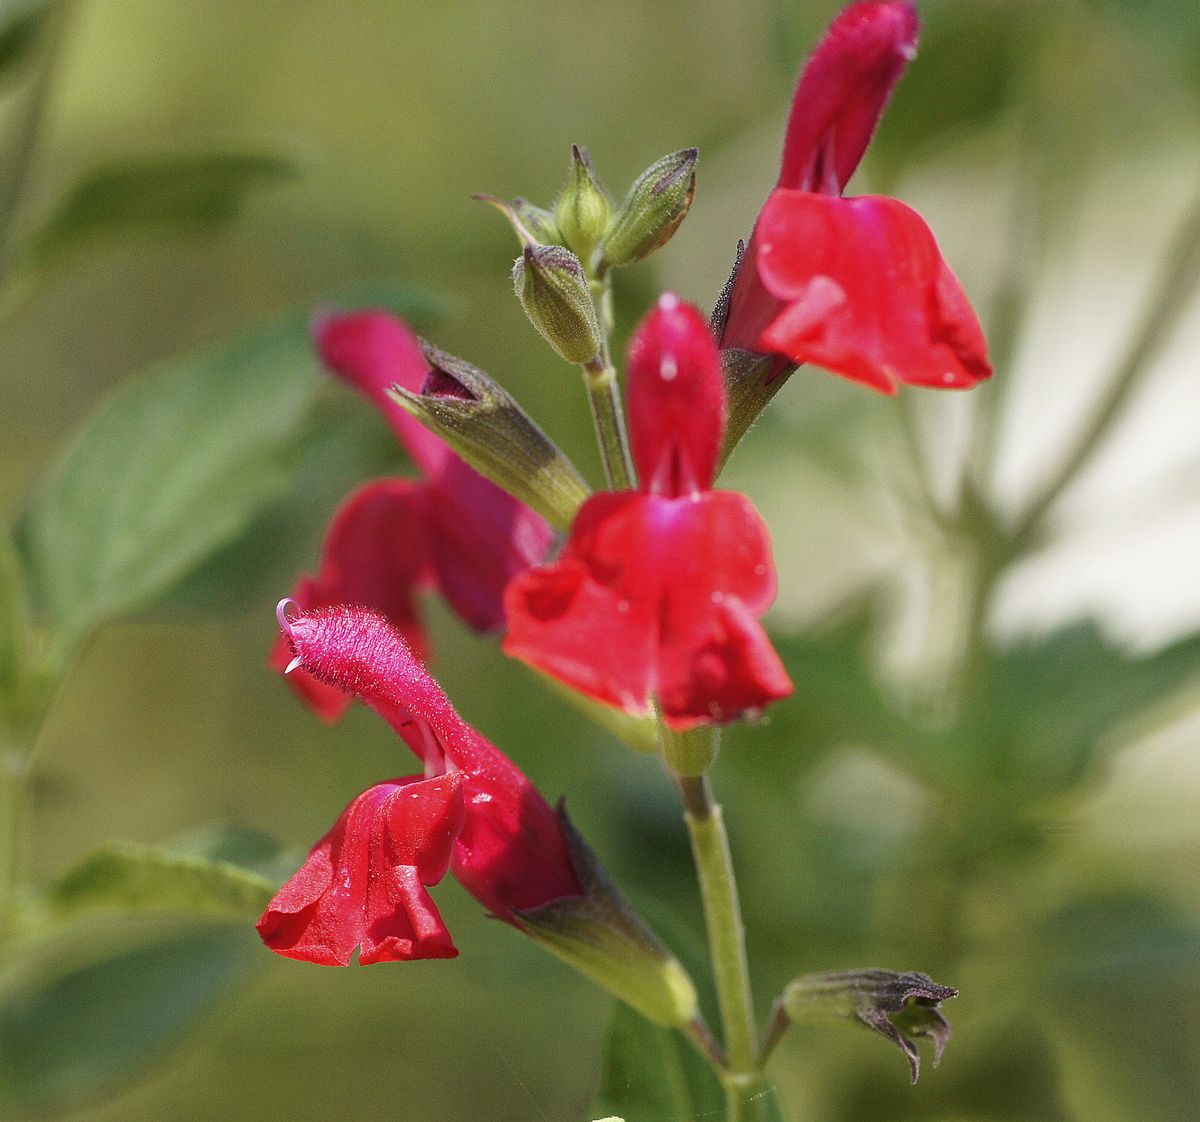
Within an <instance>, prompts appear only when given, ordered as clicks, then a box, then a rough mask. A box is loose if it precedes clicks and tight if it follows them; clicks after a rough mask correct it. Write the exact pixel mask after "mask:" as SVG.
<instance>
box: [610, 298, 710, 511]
mask: <svg viewBox="0 0 1200 1122" xmlns="http://www.w3.org/2000/svg"><path fill="white" fill-rule="evenodd" d="M628 381H629V432H630V438H631V443H632V446H633V459H634V463H635V464H636V465H637V470H638V478H639V480H640V481H641V487H642V490H643V491H652V492H654V493H655V494H658V495H666V496H668V497H670V498H674V497H678V496H680V495H686V494H690V493H692V492H694V491H704V490H707V489H708V488H709V487H711V486H712V482H713V477H714V476H715V474H716V470H717V454H718V452H719V451H720V448H721V435H722V431H723V429H724V424H725V388H724V385H723V383H722V381H721V359H720V356H719V355H718V353H717V347H716V343H715V342H714V341H713V337H712V333H711V332H710V331H709V329H708V324H707V323H706V322H705V320H704V317H703V316H702V315H701V314H700V312H699V310H698V309H696V308H694V307H692V305H690V304H685V303H683V302H682V301H681V300H680V299H679V297H677V296H675V295H674V294H673V293H669V292H668V293H666V294H664V295H663V296H662V297H661V299H660V300H659V302H658V306H657V307H656V308H655V309H654V310H653V311H652V312H651V313H650V314H649V315H648V316H646V318H645V319H644V320H642V322H641V324H640V325H639V326H638V328H637V330H636V331H635V332H634V334H633V338H632V340H631V341H630V344H629V379H628Z"/></svg>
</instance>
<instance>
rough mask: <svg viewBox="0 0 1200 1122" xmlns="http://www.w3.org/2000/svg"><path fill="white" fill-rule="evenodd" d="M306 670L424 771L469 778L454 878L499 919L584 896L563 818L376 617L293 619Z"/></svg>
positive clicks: (346, 612)
mask: <svg viewBox="0 0 1200 1122" xmlns="http://www.w3.org/2000/svg"><path fill="white" fill-rule="evenodd" d="M286 622H287V630H288V633H289V639H290V642H291V645H292V648H293V649H294V650H295V652H296V655H297V657H298V658H300V659H301V661H302V664H303V666H304V669H306V670H308V671H309V672H310V673H312V674H313V675H314V676H316V677H317V678H319V679H320V680H321V681H323V682H325V683H326V684H328V685H330V686H335V687H337V688H339V689H343V690H345V691H347V692H348V693H352V694H356V695H357V696H359V697H361V698H362V699H363V700H364V701H365V702H367V704H369V705H371V706H372V707H373V708H374V709H376V710H377V711H378V712H379V713H380V715H381V716H383V717H384V719H385V720H387V721H388V722H389V723H390V724H392V726H393V727H394V728H395V729H396V730H397V731H398V732H399V733H400V734H401V735H402V736H403V737H404V739H405V740H406V741H407V742H408V743H409V745H410V746H411V747H412V748H413V750H414V751H415V752H416V753H417V755H418V756H420V757H421V759H422V760H423V761H424V762H425V767H426V771H427V772H433V773H438V772H440V771H444V770H447V769H449V770H456V771H458V772H460V773H461V775H462V790H463V798H464V800H465V820H464V824H463V828H462V831H461V833H460V836H459V838H458V841H457V843H456V844H455V848H454V853H453V858H452V866H451V867H452V869H453V872H454V875H455V877H456V878H457V879H458V880H459V881H460V882H461V883H462V885H463V887H464V888H466V889H467V891H468V892H470V893H471V895H473V896H474V897H475V898H476V899H477V900H479V901H480V903H482V904H483V905H484V906H485V907H487V908H488V909H489V910H490V911H491V912H492V913H493V914H495V915H497V916H499V917H500V918H502V919H506V920H509V921H512V913H513V912H514V911H518V910H524V909H526V908H533V907H538V906H539V905H541V904H545V903H548V902H549V901H551V900H557V899H560V898H562V897H564V896H576V895H579V894H580V892H581V891H582V889H581V888H580V885H579V882H578V879H577V878H576V875H575V872H574V869H573V866H572V864H571V859H570V856H569V853H568V849H567V843H566V839H565V837H564V835H563V831H562V825H561V823H560V822H559V819H558V816H557V815H556V814H555V813H554V811H553V810H552V809H551V807H550V806H549V804H548V803H547V802H546V800H545V799H544V798H542V796H541V795H540V794H539V793H538V790H537V788H536V787H534V785H533V784H532V783H530V781H529V780H528V779H527V778H526V776H525V775H524V774H523V773H522V772H521V771H520V769H519V768H518V767H517V766H516V765H515V764H514V763H513V762H512V761H511V760H510V759H508V757H507V756H505V755H504V753H502V752H501V751H500V750H499V749H498V748H496V747H494V746H493V745H492V744H490V743H489V742H488V741H487V740H485V739H484V738H483V737H482V736H481V735H480V734H479V733H478V732H476V731H475V729H473V728H472V727H471V726H470V725H468V724H467V723H466V721H464V720H463V719H462V718H461V717H460V716H459V715H458V713H457V712H456V711H455V709H454V707H453V706H452V705H451V704H450V701H449V699H448V698H447V697H446V695H445V693H443V692H442V688H441V687H440V686H439V685H438V684H437V682H435V681H434V680H433V678H432V677H431V676H430V674H429V672H428V671H427V670H426V669H425V667H424V666H423V665H422V664H421V662H420V661H419V660H418V659H417V658H416V657H415V656H414V654H413V653H412V651H411V649H410V648H409V647H408V645H407V644H406V643H405V642H404V640H403V639H402V638H401V636H400V634H399V633H398V632H397V631H396V630H395V628H393V627H392V626H391V625H390V624H389V623H388V621H387V620H385V619H383V618H382V617H381V616H379V615H377V614H375V613H374V612H368V611H364V610H362V609H357V608H350V607H342V608H325V609H322V610H320V611H316V612H302V613H299V614H298V615H296V616H294V617H290V618H288V619H287V621H286Z"/></svg>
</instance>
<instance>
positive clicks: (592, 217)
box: [554, 144, 612, 265]
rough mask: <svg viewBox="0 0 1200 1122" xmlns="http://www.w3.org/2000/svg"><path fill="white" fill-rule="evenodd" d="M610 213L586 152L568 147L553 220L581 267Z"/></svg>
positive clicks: (589, 254)
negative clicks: (566, 166)
mask: <svg viewBox="0 0 1200 1122" xmlns="http://www.w3.org/2000/svg"><path fill="white" fill-rule="evenodd" d="M611 214H612V205H611V204H610V203H609V201H608V194H607V192H606V191H605V190H604V188H603V187H601V186H600V182H599V180H598V179H597V178H596V173H595V170H594V169H593V168H592V161H591V159H590V158H589V156H588V153H587V149H586V148H580V147H579V145H578V144H572V145H571V173H570V178H569V179H568V180H567V185H566V187H564V188H563V191H562V194H561V195H559V196H558V201H557V202H556V203H555V204H554V219H555V222H556V223H557V225H558V229H559V232H560V233H561V234H562V241H563V242H565V243H566V245H567V246H568V247H569V248H570V249H572V250H574V251H575V253H576V254H578V256H579V259H580V260H581V261H582V262H583V263H584V264H585V265H586V264H587V263H588V262H589V261H590V260H591V257H592V252H593V250H595V248H596V246H597V244H598V243H599V241H600V239H601V238H602V237H603V236H604V231H605V230H606V229H608V220H609V218H610V216H611Z"/></svg>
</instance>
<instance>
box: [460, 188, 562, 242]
mask: <svg viewBox="0 0 1200 1122" xmlns="http://www.w3.org/2000/svg"><path fill="white" fill-rule="evenodd" d="M471 198H473V199H475V200H476V202H481V203H487V204H488V206H493V207H495V208H496V209H497V210H498V211H499V212H500V213H501V214H503V215H504V217H505V218H507V219H508V223H509V225H510V226H511V227H512V228H513V233H515V234H516V235H517V238H518V240H519V241H520V243H521V244H522V245H547V244H551V243H553V242H561V241H562V235H561V234H560V233H559V232H558V227H557V226H556V225H555V224H554V215H553V214H551V213H550V211H548V210H546V209H545V208H543V207H540V206H534V205H533V203H531V202H529V200H528V199H520V198H517V199H513V201H512V202H511V203H506V202H505V201H504V200H503V199H498V198H496V196H495V195H472V196H471Z"/></svg>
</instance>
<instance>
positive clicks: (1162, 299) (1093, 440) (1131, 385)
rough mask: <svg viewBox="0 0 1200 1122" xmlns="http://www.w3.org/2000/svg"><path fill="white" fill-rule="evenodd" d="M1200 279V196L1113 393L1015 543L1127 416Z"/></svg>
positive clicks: (1112, 380) (1119, 367)
mask: <svg viewBox="0 0 1200 1122" xmlns="http://www.w3.org/2000/svg"><path fill="white" fill-rule="evenodd" d="M1198 279H1200V193H1198V194H1197V195H1196V197H1195V199H1193V201H1192V204H1191V206H1190V207H1189V208H1188V211H1187V213H1186V214H1185V215H1184V216H1183V218H1182V220H1181V221H1180V223H1179V226H1178V227H1177V228H1176V231H1175V236H1174V238H1173V239H1172V241H1171V245H1170V247H1169V248H1168V250H1167V256H1166V260H1165V262H1164V266H1163V269H1162V271H1161V272H1160V273H1159V277H1158V283H1157V284H1156V285H1155V288H1154V291H1153V293H1152V294H1151V299H1150V302H1149V304H1148V305H1147V309H1146V313H1145V315H1144V316H1143V318H1142V322H1141V324H1140V325H1139V326H1138V328H1137V330H1136V331H1134V333H1133V335H1132V336H1131V337H1130V339H1129V342H1128V344H1127V345H1126V348H1125V350H1124V352H1123V353H1122V355H1121V357H1120V358H1119V359H1118V361H1117V364H1116V369H1115V370H1114V371H1113V373H1112V375H1111V376H1110V377H1109V379H1108V389H1107V390H1106V392H1105V394H1104V396H1103V397H1102V398H1101V400H1100V403H1099V405H1098V406H1097V407H1096V409H1095V411H1094V412H1093V414H1092V417H1091V419H1090V420H1089V421H1088V423H1087V425H1086V426H1085V427H1084V429H1083V431H1082V432H1080V434H1079V435H1078V437H1077V438H1076V440H1075V444H1074V445H1073V447H1072V448H1071V451H1070V452H1069V453H1068V454H1067V456H1066V458H1065V459H1064V460H1063V461H1062V463H1061V464H1060V465H1059V468H1058V470H1057V471H1056V472H1055V473H1054V474H1053V475H1052V476H1051V478H1050V481H1049V482H1048V483H1047V484H1046V485H1045V486H1044V487H1043V488H1042V491H1041V493H1040V494H1039V495H1038V497H1037V498H1036V499H1035V500H1034V502H1033V503H1032V505H1031V506H1030V507H1029V509H1028V510H1027V511H1026V512H1025V515H1024V517H1023V518H1022V519H1021V521H1020V524H1019V525H1018V526H1017V527H1016V528H1015V529H1014V531H1013V539H1014V540H1015V541H1017V542H1020V543H1022V544H1024V543H1026V542H1027V541H1028V540H1029V539H1030V538H1031V536H1032V535H1033V534H1034V532H1035V531H1036V530H1037V529H1038V528H1039V526H1040V525H1041V522H1042V519H1043V518H1044V517H1045V516H1046V513H1047V511H1049V509H1050V507H1051V506H1052V505H1053V504H1054V501H1055V500H1056V499H1057V498H1058V496H1059V495H1060V494H1062V492H1063V491H1064V490H1065V489H1066V487H1067V486H1068V484H1070V483H1071V481H1072V480H1073V479H1074V478H1075V476H1076V475H1077V474H1078V473H1079V471H1080V469H1081V468H1082V467H1083V466H1084V465H1085V464H1086V463H1087V462H1088V460H1090V459H1091V456H1092V453H1093V452H1095V450H1096V449H1097V447H1098V446H1099V445H1100V444H1101V443H1102V442H1103V441H1104V439H1105V438H1106V437H1107V436H1108V433H1109V430H1110V429H1111V428H1112V426H1113V423H1114V422H1115V421H1116V420H1117V418H1118V417H1119V416H1120V415H1121V412H1122V410H1123V409H1124V407H1125V404H1126V402H1127V401H1128V400H1129V398H1130V397H1131V396H1132V395H1133V393H1134V391H1135V390H1136V389H1138V387H1140V386H1141V384H1142V382H1143V380H1144V379H1145V376H1146V373H1147V372H1148V371H1149V369H1150V366H1151V360H1152V359H1154V358H1155V357H1157V355H1158V352H1159V351H1160V350H1161V348H1162V346H1163V344H1164V343H1165V341H1166V338H1167V335H1168V332H1169V331H1170V330H1171V329H1172V328H1174V327H1175V325H1176V324H1177V323H1178V321H1179V319H1180V317H1181V316H1182V315H1183V313H1184V312H1185V311H1186V310H1187V309H1188V307H1190V305H1191V300H1192V295H1193V293H1194V291H1195V288H1196V284H1197V280H1198Z"/></svg>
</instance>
